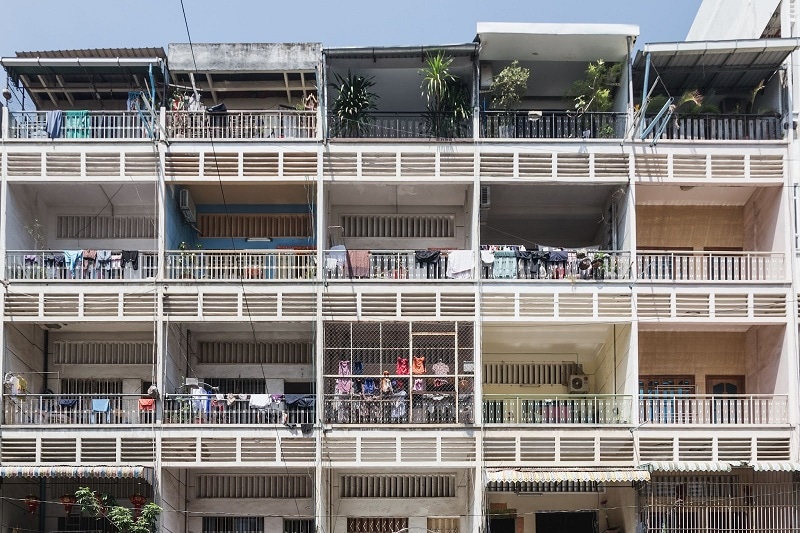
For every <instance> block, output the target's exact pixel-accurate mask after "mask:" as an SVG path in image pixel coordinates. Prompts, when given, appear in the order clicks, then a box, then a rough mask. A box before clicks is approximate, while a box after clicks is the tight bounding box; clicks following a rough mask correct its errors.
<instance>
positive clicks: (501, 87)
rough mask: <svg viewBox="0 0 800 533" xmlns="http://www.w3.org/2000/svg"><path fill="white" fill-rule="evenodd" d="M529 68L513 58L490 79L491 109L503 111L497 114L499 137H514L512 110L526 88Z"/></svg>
mask: <svg viewBox="0 0 800 533" xmlns="http://www.w3.org/2000/svg"><path fill="white" fill-rule="evenodd" d="M530 75H531V71H530V69H527V68H524V67H520V66H519V61H517V60H514V61H512V62H511V64H510V65H508V66H507V67H505V68H504V69H503V70H501V71H500V73H499V74H498V75H497V76H495V78H494V79H493V80H492V86H491V94H492V109H497V110H501V111H503V113H501V114H500V115H499V116H498V126H499V127H498V129H499V134H500V137H516V128H515V127H514V124H515V121H514V116H515V115H514V113H513V112H512V110H513V109H514V108H516V106H517V105H518V104H519V103H520V102H521V101H522V98H523V97H524V96H525V92H526V91H527V90H528V78H529V77H530Z"/></svg>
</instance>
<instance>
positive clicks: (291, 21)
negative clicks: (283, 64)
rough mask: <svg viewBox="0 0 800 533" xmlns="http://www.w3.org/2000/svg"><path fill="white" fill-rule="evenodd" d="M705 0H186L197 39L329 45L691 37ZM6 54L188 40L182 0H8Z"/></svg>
mask: <svg viewBox="0 0 800 533" xmlns="http://www.w3.org/2000/svg"><path fill="white" fill-rule="evenodd" d="M700 2H701V0H672V1H671V2H664V1H663V0H399V1H386V0H304V1H301V2H300V1H292V0H215V1H211V0H183V5H184V7H185V10H186V19H187V20H188V25H189V31H190V33H191V39H192V42H196V43H201V42H206V43H211V42H264V43H269V42H320V43H322V44H323V46H326V47H336V46H391V45H417V44H419V45H432V44H454V43H465V42H471V41H472V40H473V39H474V38H475V30H476V24H477V22H574V23H590V22H597V23H620V24H635V25H638V26H639V27H640V37H639V39H638V41H637V48H638V47H640V46H641V45H642V44H644V43H645V42H665V41H682V40H684V39H685V38H686V34H687V32H688V31H689V27H690V26H691V24H692V21H693V20H694V15H695V13H697V9H698V7H699V6H700ZM2 3H3V4H4V5H3V8H2V10H0V19H2V20H3V24H2V25H0V57H9V56H14V53H15V52H16V51H41V50H68V49H80V48H134V47H150V46H153V47H163V48H164V49H165V50H166V48H167V45H168V44H169V43H171V42H184V43H185V42H187V35H186V26H185V25H184V19H183V13H182V11H181V0H158V1H154V0H139V1H137V2H130V1H127V2H125V1H121V0H71V1H69V2H63V1H58V0H3V1H2Z"/></svg>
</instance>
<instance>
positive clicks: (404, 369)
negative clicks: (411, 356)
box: [395, 357, 408, 376]
mask: <svg viewBox="0 0 800 533" xmlns="http://www.w3.org/2000/svg"><path fill="white" fill-rule="evenodd" d="M395 374H399V375H401V376H402V375H404V374H408V359H406V358H405V357H398V358H397V365H396V368H395Z"/></svg>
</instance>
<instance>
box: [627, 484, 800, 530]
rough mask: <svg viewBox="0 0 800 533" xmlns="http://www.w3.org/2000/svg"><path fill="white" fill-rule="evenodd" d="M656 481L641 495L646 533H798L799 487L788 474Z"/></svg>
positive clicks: (641, 492)
mask: <svg viewBox="0 0 800 533" xmlns="http://www.w3.org/2000/svg"><path fill="white" fill-rule="evenodd" d="M745 477H746V476H745V475H742V476H741V477H740V476H739V475H738V474H730V475H693V476H660V475H659V476H657V477H654V478H653V480H652V481H651V483H650V486H649V487H643V488H642V489H641V491H640V502H641V503H643V504H644V505H643V507H641V508H642V509H643V512H642V513H641V514H640V516H641V519H642V520H643V521H644V522H645V524H647V525H648V528H647V529H648V531H659V532H661V533H679V532H681V533H682V532H685V531H696V532H708V533H712V532H717V531H726V532H730V533H739V532H741V533H744V532H767V531H770V532H771V531H782V532H795V533H796V532H799V531H800V515H798V513H797V511H796V510H797V508H798V505H800V483H798V481H797V478H796V477H795V475H794V474H791V473H777V474H775V473H766V474H759V473H756V474H754V476H753V480H752V481H750V480H747V481H744V479H745Z"/></svg>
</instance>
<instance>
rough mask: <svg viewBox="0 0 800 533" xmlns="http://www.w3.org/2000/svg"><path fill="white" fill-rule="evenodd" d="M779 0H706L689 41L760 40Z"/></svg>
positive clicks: (693, 24)
mask: <svg viewBox="0 0 800 533" xmlns="http://www.w3.org/2000/svg"><path fill="white" fill-rule="evenodd" d="M779 3H780V0H703V3H702V4H700V9H698V10H697V15H696V16H695V19H694V22H693V23H692V27H691V28H689V33H688V34H687V35H686V40H687V41H705V40H721V39H758V38H759V37H761V34H762V32H763V31H764V28H765V27H766V25H767V22H769V19H770V17H771V16H772V14H773V13H774V12H775V8H776V7H777V6H778V4H779Z"/></svg>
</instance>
